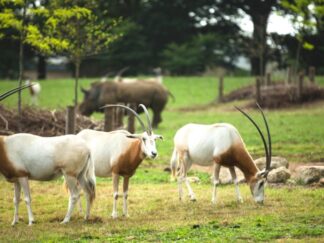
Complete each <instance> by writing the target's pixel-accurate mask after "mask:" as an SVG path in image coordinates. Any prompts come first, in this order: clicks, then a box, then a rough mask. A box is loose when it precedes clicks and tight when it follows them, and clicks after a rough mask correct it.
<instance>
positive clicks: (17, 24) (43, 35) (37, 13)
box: [0, 1, 68, 55]
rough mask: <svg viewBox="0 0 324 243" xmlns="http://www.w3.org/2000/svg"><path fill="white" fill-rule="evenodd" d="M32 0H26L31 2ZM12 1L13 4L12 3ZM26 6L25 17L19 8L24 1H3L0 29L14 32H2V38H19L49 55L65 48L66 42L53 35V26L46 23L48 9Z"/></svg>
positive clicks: (48, 16) (48, 14) (22, 6)
mask: <svg viewBox="0 0 324 243" xmlns="http://www.w3.org/2000/svg"><path fill="white" fill-rule="evenodd" d="M32 2H33V1H27V4H28V3H32ZM12 3H13V4H12ZM33 6H34V7H29V5H27V7H28V11H27V16H26V19H25V20H24V19H23V16H22V15H21V11H20V10H21V9H22V8H24V1H3V4H2V7H3V8H4V10H3V12H1V13H0V30H2V31H6V30H10V29H11V30H14V31H16V33H15V34H12V35H11V36H7V35H5V34H4V33H2V38H5V37H7V38H8V37H9V38H13V39H19V40H20V39H21V35H20V33H22V40H21V41H22V42H23V43H24V44H27V45H29V46H31V47H32V48H34V49H35V50H36V51H37V52H39V53H41V54H43V55H51V54H54V53H57V52H59V51H62V50H64V49H66V48H67V47H68V46H67V42H66V41H65V40H61V39H59V38H57V37H56V36H55V35H54V32H55V29H53V28H51V27H55V26H53V25H47V23H48V22H47V21H49V18H50V11H49V10H47V9H44V8H42V7H40V6H39V7H35V6H37V5H33Z"/></svg>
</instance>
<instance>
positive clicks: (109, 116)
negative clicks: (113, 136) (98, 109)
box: [104, 107, 115, 132]
mask: <svg viewBox="0 0 324 243" xmlns="http://www.w3.org/2000/svg"><path fill="white" fill-rule="evenodd" d="M104 112H105V123H104V131H105V132H110V131H112V130H113V129H114V127H115V108H112V107H106V108H105V110H104Z"/></svg>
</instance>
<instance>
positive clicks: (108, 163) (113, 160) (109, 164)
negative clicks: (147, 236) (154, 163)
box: [77, 104, 162, 218]
mask: <svg viewBox="0 0 324 243" xmlns="http://www.w3.org/2000/svg"><path fill="white" fill-rule="evenodd" d="M116 106H118V107H123V108H125V109H127V110H129V111H131V112H132V113H133V114H134V115H135V117H136V118H137V119H138V121H139V122H140V124H141V126H142V129H143V131H144V132H143V133H141V134H131V133H129V132H127V131H124V130H117V131H112V132H101V131H94V130H89V129H86V130H82V131H81V132H80V133H78V134H77V136H79V137H81V138H83V139H84V140H85V141H86V143H87V145H88V147H89V148H90V151H91V157H92V159H93V162H94V165H95V174H96V176H98V177H110V176H112V180H113V190H114V193H113V199H114V202H113V211H112V217H113V218H117V199H118V183H119V177H120V176H122V177H123V178H124V183H123V215H124V216H128V211H127V197H128V184H129V179H130V177H132V176H133V175H134V174H135V171H136V169H137V167H138V166H139V165H140V163H141V162H142V161H143V159H145V158H146V157H149V158H151V159H154V158H155V157H156V156H157V150H156V145H155V140H156V139H162V136H160V135H155V134H153V130H152V127H151V122H150V118H149V114H148V112H147V110H146V107H145V106H144V105H142V104H141V105H140V107H142V108H143V110H144V112H145V114H146V117H147V122H148V128H147V129H146V128H145V125H144V123H143V121H142V120H141V118H140V117H139V115H138V114H137V113H136V112H135V111H134V110H132V109H131V108H129V107H127V106H123V105H106V106H104V107H116Z"/></svg>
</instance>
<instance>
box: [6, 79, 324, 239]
mask: <svg viewBox="0 0 324 243" xmlns="http://www.w3.org/2000/svg"><path fill="white" fill-rule="evenodd" d="M317 80H318V82H319V83H320V84H321V85H324V77H321V78H318V79H317ZM91 81H93V80H82V81H81V85H82V86H83V87H89V84H90V82H91ZM251 82H253V79H252V78H226V79H225V91H226V92H229V91H231V90H233V89H235V88H238V87H241V86H244V85H247V84H249V83H251ZM15 85H16V82H10V81H0V92H2V91H5V90H7V89H9V88H12V87H15ZM41 85H42V93H41V97H40V102H39V103H40V105H41V106H42V107H47V108H50V109H59V108H64V107H66V106H67V105H70V104H72V100H73V98H72V94H73V81H72V80H50V81H44V82H42V83H41ZM165 85H166V86H167V87H168V88H169V89H170V90H171V92H172V93H173V94H174V95H175V96H176V101H175V102H172V101H171V102H169V103H168V105H167V107H166V110H165V111H164V113H163V114H162V115H163V122H162V123H161V125H160V127H159V129H157V130H155V132H156V133H159V134H162V135H163V136H164V138H165V140H164V141H163V142H158V150H159V157H158V158H157V159H156V160H154V161H149V160H148V161H144V162H143V164H142V165H141V166H140V169H139V170H138V171H137V173H136V175H135V176H134V177H133V178H132V179H131V185H130V195H129V213H130V216H131V217H130V218H127V219H125V218H122V217H121V218H119V219H117V220H112V219H111V218H110V214H111V209H112V185H111V180H110V179H98V184H97V198H96V200H95V203H94V206H93V210H92V217H91V220H90V221H89V222H83V218H82V214H80V213H78V212H77V210H76V211H75V213H74V215H73V218H72V222H71V223H70V224H68V225H66V226H62V225H60V224H59V222H60V221H61V220H62V219H63V217H64V215H65V213H66V209H67V201H68V196H67V194H66V192H65V191H64V190H63V188H62V180H57V181H53V182H31V188H32V189H31V190H32V198H33V211H34V214H35V218H36V220H37V224H35V225H34V226H33V227H28V226H27V221H28V219H27V213H26V207H25V205H24V202H23V201H22V202H21V206H20V208H21V210H20V219H21V222H20V224H18V225H17V226H16V227H11V226H10V223H11V220H12V217H13V202H12V198H13V186H12V185H11V184H9V183H7V182H5V181H4V180H1V179H0V183H1V184H2V186H1V187H0V235H1V237H0V241H4V242H9V241H10V242H14V241H34V242H35V241H36V242H37V241H39V242H43V241H48V242H61V241H71V240H74V241H79V242H88V241H93V242H97V241H98V242H103V241H111V242H123V241H153V242H156V241H163V242H171V241H180V242H184V241H186V242H198V241H199V242H201V241H204V242H223V241H244V242H246V241H285V242H286V241H294V242H295V241H302V242H305V241H307V242H319V241H324V204H323V199H324V193H323V189H315V188H306V187H301V186H280V187H268V188H266V201H265V204H264V205H263V206H258V205H256V204H255V203H254V202H253V201H252V198H251V195H250V192H249V189H248V187H247V186H246V185H241V186H240V188H241V191H242V194H243V198H244V201H245V202H244V203H243V204H238V203H237V202H236V201H235V194H234V187H233V186H232V185H229V186H221V187H220V190H219V193H218V195H219V200H218V204H217V205H212V204H211V203H210V199H211V185H210V179H209V175H207V174H205V173H202V172H196V171H193V172H191V175H195V176H199V177H200V179H201V183H200V184H194V185H193V190H194V191H195V192H196V194H197V198H198V201H197V202H195V203H191V202H189V200H188V199H187V198H186V200H185V201H184V202H179V201H178V197H177V186H176V183H171V182H169V174H168V173H166V172H163V168H164V167H166V166H168V163H169V162H168V161H169V158H170V155H171V151H172V143H173V142H172V138H173V136H174V134H175V132H176V130H177V129H178V128H180V127H181V126H182V125H184V124H186V123H188V122H196V123H205V124H208V123H215V122H229V123H232V124H233V125H235V126H236V127H237V128H238V130H239V131H240V133H241V135H242V137H243V139H244V141H245V143H246V145H247V148H248V150H249V151H250V152H251V154H252V156H253V157H254V158H258V157H260V156H263V153H264V152H263V145H262V144H261V141H260V138H259V136H258V134H257V132H256V130H255V128H253V126H252V125H251V124H250V123H249V122H248V120H247V119H246V118H244V117H243V116H242V115H241V114H240V113H239V112H237V111H236V110H235V109H233V105H241V106H244V104H245V103H244V102H234V103H229V104H224V105H208V104H210V103H211V102H212V101H213V100H214V99H216V98H217V80H216V79H214V78H208V77H188V78H186V77H179V78H168V77H167V78H165ZM23 97H24V99H23V101H24V103H25V104H28V103H29V97H28V95H27V92H24V95H23ZM80 98H82V94H81V93H80ZM16 99H17V98H16V97H10V98H9V99H8V100H6V101H5V102H4V105H6V106H8V107H15V104H16ZM323 108H324V102H316V103H314V104H305V105H303V106H299V107H294V108H289V109H283V110H266V111H265V112H266V115H267V117H268V120H269V124H270V127H271V132H272V139H273V155H275V156H284V157H287V158H288V160H289V162H291V163H295V162H305V163H307V162H319V161H321V162H324V129H323V121H324V109H323ZM249 113H250V114H251V115H253V117H255V118H256V120H257V121H259V122H260V123H261V121H262V120H261V118H260V117H259V114H258V113H257V112H256V111H254V110H249ZM95 118H96V119H101V118H102V115H100V114H96V115H95ZM261 124H262V123H261ZM9 126H10V124H9ZM121 207H122V202H121V200H120V202H119V214H121Z"/></svg>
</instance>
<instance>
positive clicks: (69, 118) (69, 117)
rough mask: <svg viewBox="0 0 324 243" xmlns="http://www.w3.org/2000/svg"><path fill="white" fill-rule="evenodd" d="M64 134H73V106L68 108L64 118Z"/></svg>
mask: <svg viewBox="0 0 324 243" xmlns="http://www.w3.org/2000/svg"><path fill="white" fill-rule="evenodd" d="M65 120H66V122H65V134H74V133H75V109H74V106H68V107H67V109H66V118H65Z"/></svg>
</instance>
